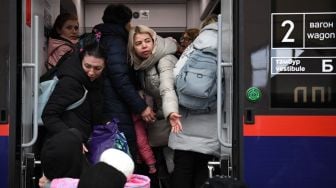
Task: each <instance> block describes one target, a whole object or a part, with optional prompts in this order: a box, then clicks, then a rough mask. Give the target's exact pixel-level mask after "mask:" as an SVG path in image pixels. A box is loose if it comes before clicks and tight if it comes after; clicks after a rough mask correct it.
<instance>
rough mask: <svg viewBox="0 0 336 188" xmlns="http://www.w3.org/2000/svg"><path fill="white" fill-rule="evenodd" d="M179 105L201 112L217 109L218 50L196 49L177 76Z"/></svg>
mask: <svg viewBox="0 0 336 188" xmlns="http://www.w3.org/2000/svg"><path fill="white" fill-rule="evenodd" d="M175 85H176V92H177V96H178V100H179V105H180V106H182V107H184V108H186V109H189V110H192V111H198V112H201V113H206V112H209V111H211V110H213V109H216V104H217V57H216V52H211V51H207V50H198V49H195V50H194V51H193V52H191V54H190V56H189V57H188V59H187V61H186V63H185V64H184V66H183V67H182V69H181V70H180V72H179V74H178V75H177V77H176V84H175Z"/></svg>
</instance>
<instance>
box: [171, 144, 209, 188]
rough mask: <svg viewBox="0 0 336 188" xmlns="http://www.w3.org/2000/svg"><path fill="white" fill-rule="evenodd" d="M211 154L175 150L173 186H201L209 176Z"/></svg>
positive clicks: (178, 187) (185, 187)
mask: <svg viewBox="0 0 336 188" xmlns="http://www.w3.org/2000/svg"><path fill="white" fill-rule="evenodd" d="M211 158H212V156H211V155H206V154H202V153H198V152H192V151H183V150H175V151H174V171H173V175H172V182H171V187H172V188H199V187H201V186H202V185H203V184H204V183H205V181H206V180H207V179H208V178H209V170H208V161H209V160H210V159H211Z"/></svg>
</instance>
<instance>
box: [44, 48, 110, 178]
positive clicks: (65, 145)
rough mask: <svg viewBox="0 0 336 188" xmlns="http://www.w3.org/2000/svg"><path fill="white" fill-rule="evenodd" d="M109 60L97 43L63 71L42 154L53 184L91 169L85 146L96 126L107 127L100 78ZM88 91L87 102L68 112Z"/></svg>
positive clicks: (48, 109) (47, 108)
mask: <svg viewBox="0 0 336 188" xmlns="http://www.w3.org/2000/svg"><path fill="white" fill-rule="evenodd" d="M105 59H106V55H105V51H104V50H103V48H102V47H101V45H99V42H93V43H91V44H89V45H87V46H85V47H84V48H83V49H81V50H80V52H79V53H78V52H75V53H74V54H73V55H72V56H71V57H69V59H67V60H66V61H67V63H64V64H62V66H60V67H59V70H58V74H57V77H58V78H59V82H58V83H57V85H56V87H55V89H54V91H53V93H52V95H51V96H50V98H49V101H48V103H47V104H46V106H45V108H44V111H43V114H42V120H43V123H44V125H45V128H46V131H47V140H46V142H45V144H44V146H43V149H42V152H41V162H42V169H43V172H44V175H45V176H46V178H48V179H50V180H51V179H54V178H59V177H72V178H79V176H80V174H81V172H82V170H83V168H84V167H85V166H86V165H87V164H86V160H85V156H84V155H83V153H84V152H87V149H86V147H85V143H86V142H87V140H88V138H89V136H90V134H91V130H92V125H95V124H101V123H104V122H103V118H102V117H101V114H102V104H103V97H102V88H103V82H102V79H101V78H100V76H101V75H102V73H103V70H104V68H105ZM85 90H87V91H88V92H87V96H86V98H85V100H84V102H83V103H82V104H80V105H79V106H78V107H76V108H75V109H72V110H66V108H67V107H68V106H70V105H71V104H73V103H75V102H76V101H78V100H79V99H81V98H82V97H83V95H84V92H85Z"/></svg>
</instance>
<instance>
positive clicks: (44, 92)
mask: <svg viewBox="0 0 336 188" xmlns="http://www.w3.org/2000/svg"><path fill="white" fill-rule="evenodd" d="M57 83H58V78H57V76H54V78H53V79H51V80H46V81H43V82H41V83H40V85H39V97H38V118H39V119H38V124H39V125H43V122H42V118H41V116H42V112H43V110H44V107H45V105H46V104H47V102H48V100H49V97H50V95H51V94H52V92H53V91H54V89H55V86H56V84H57ZM83 88H84V90H85V91H84V95H83V97H82V98H81V99H79V100H78V101H76V102H75V103H73V104H71V105H70V106H68V107H67V108H66V110H72V109H75V108H77V107H78V106H79V105H81V104H82V103H83V102H84V101H85V98H86V95H87V93H88V91H87V89H86V88H85V87H84V86H83Z"/></svg>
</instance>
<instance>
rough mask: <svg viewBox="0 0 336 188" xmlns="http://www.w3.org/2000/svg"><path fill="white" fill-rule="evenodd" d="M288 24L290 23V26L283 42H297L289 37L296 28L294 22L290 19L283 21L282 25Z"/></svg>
mask: <svg viewBox="0 0 336 188" xmlns="http://www.w3.org/2000/svg"><path fill="white" fill-rule="evenodd" d="M286 25H289V28H288V31H287V33H286V35H285V36H284V38H283V39H282V41H281V42H295V39H292V38H289V36H290V34H291V33H292V32H293V30H294V23H293V22H292V21H290V20H285V21H283V22H282V24H281V27H285V26H286Z"/></svg>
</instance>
